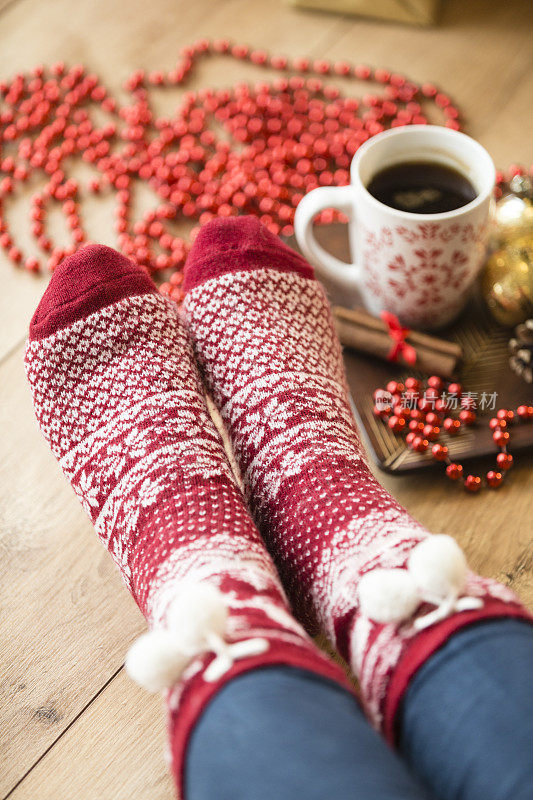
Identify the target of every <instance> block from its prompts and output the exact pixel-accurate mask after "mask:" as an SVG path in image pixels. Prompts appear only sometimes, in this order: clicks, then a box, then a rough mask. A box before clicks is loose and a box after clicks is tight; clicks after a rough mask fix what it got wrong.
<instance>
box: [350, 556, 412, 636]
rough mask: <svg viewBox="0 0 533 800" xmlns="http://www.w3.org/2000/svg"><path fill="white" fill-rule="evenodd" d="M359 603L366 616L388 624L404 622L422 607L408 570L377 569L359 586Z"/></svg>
mask: <svg viewBox="0 0 533 800" xmlns="http://www.w3.org/2000/svg"><path fill="white" fill-rule="evenodd" d="M358 594H359V603H360V605H361V613H362V614H363V615H364V616H365V617H369V618H370V619H373V620H375V622H381V623H384V624H387V623H389V622H401V621H402V620H404V619H407V618H408V617H410V616H411V615H412V614H414V612H415V610H416V608H417V606H419V605H420V598H419V596H418V592H417V591H416V585H415V582H414V580H413V579H412V577H411V576H410V575H409V573H408V572H407V571H406V570H404V569H380V568H377V569H373V570H372V571H371V572H367V573H366V575H363V577H362V578H361V581H360V583H359V591H358Z"/></svg>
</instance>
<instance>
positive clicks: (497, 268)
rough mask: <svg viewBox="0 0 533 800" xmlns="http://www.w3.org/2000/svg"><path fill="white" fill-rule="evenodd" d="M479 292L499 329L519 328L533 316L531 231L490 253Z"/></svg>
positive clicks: (532, 235) (532, 245)
mask: <svg viewBox="0 0 533 800" xmlns="http://www.w3.org/2000/svg"><path fill="white" fill-rule="evenodd" d="M515 199H517V200H518V199H519V198H515ZM481 291H482V294H483V297H484V298H485V301H486V303H487V306H488V308H489V310H490V312H491V314H492V316H493V317H494V319H495V320H496V321H497V322H499V323H500V324H501V325H509V326H511V325H518V324H519V323H520V322H523V321H524V320H526V319H527V318H528V317H531V316H533V231H532V233H531V235H528V236H520V237H519V238H517V239H513V240H512V241H510V242H508V243H507V244H506V245H505V247H500V248H499V249H498V250H495V251H494V252H493V253H492V255H491V256H490V257H489V259H488V261H487V263H486V264H485V268H484V271H483V275H482V278H481Z"/></svg>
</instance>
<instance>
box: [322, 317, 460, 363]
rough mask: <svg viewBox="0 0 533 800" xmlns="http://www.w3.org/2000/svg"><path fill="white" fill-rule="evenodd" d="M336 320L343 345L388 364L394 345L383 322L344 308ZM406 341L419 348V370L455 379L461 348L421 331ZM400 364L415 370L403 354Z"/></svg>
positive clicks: (410, 333) (408, 335)
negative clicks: (386, 361) (376, 357)
mask: <svg viewBox="0 0 533 800" xmlns="http://www.w3.org/2000/svg"><path fill="white" fill-rule="evenodd" d="M333 316H334V318H335V324H336V326H337V332H338V334H339V339H340V340H341V342H342V344H343V345H345V346H346V347H350V348H352V349H354V350H358V351H359V352H361V353H369V354H370V355H375V356H378V357H379V358H382V359H384V360H388V358H387V356H388V355H389V353H390V352H391V349H392V347H393V344H394V343H393V341H392V339H391V337H390V335H389V330H388V327H387V325H386V324H385V322H383V320H381V319H380V318H379V317H373V316H372V314H369V313H368V312H367V311H363V310H362V309H360V308H354V309H348V308H343V307H342V306H334V307H333ZM405 341H406V342H408V343H409V344H410V345H412V347H414V348H415V351H416V364H415V365H414V366H415V367H416V369H418V370H420V371H422V372H427V373H431V374H432V375H433V374H434V375H441V376H442V377H443V378H452V377H454V375H455V374H456V371H457V367H458V365H459V363H460V361H461V358H462V350H461V347H460V346H459V345H458V344H455V343H454V342H450V341H448V340H446V339H440V338H439V337H437V336H431V335H429V334H427V333H419V332H418V331H409V333H408V334H407V336H406V339H405ZM396 363H398V364H403V365H405V366H412V365H410V364H408V363H407V362H406V361H405V359H404V358H403V357H402V355H401V354H400V356H399V357H398V361H397V362H396Z"/></svg>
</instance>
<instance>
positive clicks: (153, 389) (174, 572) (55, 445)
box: [26, 246, 345, 787]
mask: <svg viewBox="0 0 533 800" xmlns="http://www.w3.org/2000/svg"><path fill="white" fill-rule="evenodd" d="M26 370H27V375H28V379H29V382H30V386H31V391H32V394H33V402H34V407H35V413H36V415H37V419H38V422H39V425H40V427H41V431H42V433H43V434H44V436H45V438H46V439H47V441H48V442H49V444H50V446H51V448H52V451H53V453H54V455H55V456H56V458H57V459H58V461H59V463H60V465H61V467H62V469H63V471H64V473H65V475H66V477H67V478H68V480H69V481H70V483H71V484H72V486H73V488H74V491H75V492H76V494H77V495H78V497H79V499H80V500H81V502H82V504H83V506H84V508H85V510H86V512H87V513H88V515H89V517H90V518H91V520H92V522H93V524H94V526H95V528H96V531H97V533H98V535H99V536H100V538H101V540H102V542H103V543H104V544H105V545H106V547H107V548H108V549H109V551H110V553H111V555H112V556H113V558H114V560H115V561H116V563H117V564H118V566H119V568H120V570H121V572H122V576H123V578H124V580H125V582H126V585H127V586H128V588H129V589H130V591H131V592H132V594H133V596H134V597H135V600H136V601H137V603H138V605H139V607H140V609H141V611H142V612H143V614H144V615H145V616H146V618H147V620H148V622H149V625H150V627H151V628H152V629H153V631H152V633H150V634H146V635H145V637H141V640H139V641H138V643H137V644H136V645H134V647H133V648H132V651H131V652H132V656H131V659H130V661H131V664H130V666H131V671H133V672H134V673H135V674H136V675H137V676H138V678H139V680H140V681H141V682H142V683H144V684H145V685H146V686H147V688H151V689H153V690H158V689H161V690H165V692H166V695H167V702H168V708H169V737H170V740H169V741H170V754H171V759H172V767H173V772H174V774H175V777H176V782H177V785H178V787H180V786H181V783H182V774H183V763H184V755H185V749H186V745H187V741H188V739H189V736H190V734H191V731H192V729H193V727H194V724H195V721H196V719H197V718H198V715H199V714H201V712H202V709H203V707H204V706H205V704H206V703H207V702H208V700H209V699H210V698H211V697H212V696H213V695H214V693H215V692H216V691H218V689H219V688H220V686H221V685H223V684H224V683H225V682H226V681H227V680H229V679H230V678H232V677H233V676H235V675H237V674H240V673H242V672H244V671H246V670H250V669H254V668H257V667H263V666H266V665H269V664H286V665H292V666H296V667H301V668H306V669H309V670H311V671H313V672H316V673H319V674H321V675H324V676H326V677H329V678H331V679H332V680H335V681H337V682H341V683H345V679H344V676H343V675H342V672H341V671H340V669H339V668H338V667H337V666H336V665H333V664H332V663H330V661H329V660H327V659H326V658H325V657H324V656H323V655H322V654H321V653H319V651H318V650H317V649H316V647H315V646H314V644H313V643H312V642H311V641H310V640H309V638H308V637H307V635H306V634H305V633H304V632H303V630H302V628H301V627H300V625H299V624H298V623H297V622H296V621H295V620H294V618H293V617H292V616H291V614H290V612H289V609H288V606H287V603H286V600H285V597H284V594H283V590H282V589H281V585H280V583H279V579H278V576H277V573H276V571H275V568H274V566H273V564H272V561H271V559H270V556H269V555H268V554H267V552H266V550H265V547H264V544H263V542H262V540H261V538H260V536H259V534H258V532H257V530H256V528H255V527H254V524H253V522H252V520H251V518H250V516H249V514H248V511H247V509H246V506H245V504H244V502H243V498H242V496H241V493H240V491H239V489H238V487H237V485H236V482H235V479H234V476H233V474H232V471H231V468H230V465H229V462H228V460H227V458H226V454H225V452H224V449H223V445H222V442H221V439H220V437H219V434H218V432H217V431H216V429H215V427H214V425H213V422H212V420H211V418H210V416H209V413H208V410H207V407H206V403H205V397H204V392H203V387H202V384H201V381H200V378H199V375H198V372H197V368H196V364H195V361H194V357H193V353H192V348H191V345H190V342H189V339H188V337H187V334H186V332H185V329H184V327H183V325H182V323H181V322H180V319H179V316H178V311H177V308H176V306H175V305H174V304H173V303H171V302H170V301H168V300H166V299H164V298H163V297H161V296H160V295H158V294H157V293H156V291H155V287H154V285H153V283H152V281H151V280H150V278H149V277H148V276H147V275H146V273H145V272H144V270H142V269H141V268H140V267H138V266H136V265H135V264H133V263H132V262H131V261H129V260H128V259H126V258H124V257H123V256H121V255H119V254H118V253H116V252H115V251H113V250H111V249H110V248H107V247H101V246H90V247H86V248H84V249H82V250H81V251H79V252H78V253H77V254H76V255H74V256H71V257H70V258H68V259H67V260H66V261H64V262H63V263H62V265H61V266H60V267H59V268H58V269H57V271H56V272H55V274H54V276H53V278H52V281H51V283H50V285H49V287H48V289H47V291H46V292H45V294H44V296H43V299H42V300H41V303H40V305H39V307H38V308H37V311H36V313H35V315H34V317H33V320H32V322H31V326H30V338H29V342H28V345H27V350H26ZM219 599H221V600H222V601H223V602H222V605H221V603H220V602H219Z"/></svg>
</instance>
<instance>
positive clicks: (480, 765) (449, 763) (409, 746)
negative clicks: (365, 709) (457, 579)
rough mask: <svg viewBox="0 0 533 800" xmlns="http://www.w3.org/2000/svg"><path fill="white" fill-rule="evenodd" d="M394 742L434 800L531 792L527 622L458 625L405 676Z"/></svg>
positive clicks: (532, 720)
mask: <svg viewBox="0 0 533 800" xmlns="http://www.w3.org/2000/svg"><path fill="white" fill-rule="evenodd" d="M400 749H401V751H402V753H403V755H404V757H405V758H406V760H407V762H408V764H409V765H410V766H411V768H412V769H413V771H415V772H416V773H417V775H418V776H419V777H420V778H421V779H422V780H423V781H424V782H425V783H426V785H427V786H428V787H429V788H430V789H431V791H432V792H433V793H434V794H435V795H436V797H438V798H439V800H532V798H533V626H532V625H530V624H529V623H527V622H524V621H519V620H513V619H498V620H493V621H490V622H483V623H478V624H477V625H473V626H471V627H469V628H466V629H464V630H462V631H459V632H458V633H456V634H455V635H454V636H453V637H452V638H451V639H450V640H449V641H448V642H447V643H446V644H445V645H444V647H442V648H441V649H440V650H439V651H438V652H437V653H435V654H434V655H433V656H432V657H431V658H430V659H429V660H428V661H427V662H426V664H424V666H423V667H422V668H421V669H420V670H419V672H418V673H417V674H416V675H415V677H414V679H413V681H412V682H411V685H410V687H409V689H408V691H407V694H406V697H405V700H404V703H403V712H402V716H401V723H400Z"/></svg>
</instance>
